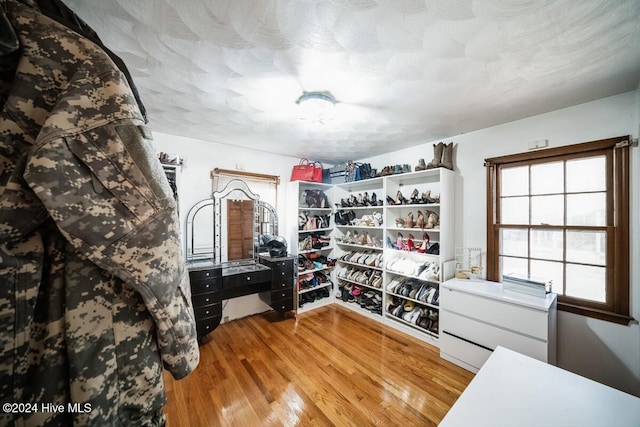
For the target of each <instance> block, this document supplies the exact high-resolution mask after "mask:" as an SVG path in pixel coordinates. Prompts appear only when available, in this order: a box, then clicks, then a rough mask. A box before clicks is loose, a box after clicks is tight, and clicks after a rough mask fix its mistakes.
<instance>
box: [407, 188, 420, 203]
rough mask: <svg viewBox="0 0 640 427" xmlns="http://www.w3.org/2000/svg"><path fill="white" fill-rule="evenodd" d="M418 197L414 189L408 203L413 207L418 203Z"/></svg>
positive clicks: (416, 190)
mask: <svg viewBox="0 0 640 427" xmlns="http://www.w3.org/2000/svg"><path fill="white" fill-rule="evenodd" d="M418 195H419V193H418V189H417V188H416V189H414V190H413V192H412V193H411V197H409V199H411V202H410V203H411V204H412V205H415V204H418V203H420V199H419V198H418Z"/></svg>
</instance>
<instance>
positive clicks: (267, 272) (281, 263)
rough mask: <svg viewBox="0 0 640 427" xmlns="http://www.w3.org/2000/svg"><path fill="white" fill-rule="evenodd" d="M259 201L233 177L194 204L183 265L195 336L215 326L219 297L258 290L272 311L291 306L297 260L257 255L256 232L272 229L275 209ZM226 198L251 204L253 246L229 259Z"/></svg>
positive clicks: (245, 293) (256, 292)
mask: <svg viewBox="0 0 640 427" xmlns="http://www.w3.org/2000/svg"><path fill="white" fill-rule="evenodd" d="M258 199H259V196H258V195H257V194H254V193H253V192H251V190H249V188H248V186H247V184H246V183H245V182H244V181H240V180H232V181H231V182H229V183H228V184H227V186H226V187H225V188H224V189H223V190H222V191H219V192H214V193H213V194H212V197H211V198H210V199H205V200H202V201H200V202H198V203H197V204H196V205H194V207H193V208H191V210H190V211H189V213H188V215H187V238H186V241H187V245H186V255H187V269H188V271H189V280H190V282H191V301H192V303H193V309H194V314H195V318H196V329H197V334H198V338H199V339H201V338H202V337H204V336H205V335H207V334H209V333H210V332H212V331H213V330H214V329H215V328H216V327H217V326H218V325H219V324H220V322H221V320H222V301H223V300H228V299H232V298H237V297H241V296H245V295H251V294H259V297H260V299H261V300H262V301H264V302H265V303H266V304H268V305H269V306H270V307H271V308H272V309H273V310H275V311H278V312H280V313H284V312H287V311H291V310H293V309H294V283H295V281H296V280H295V279H296V267H297V258H296V257H277V258H275V257H270V256H268V255H266V256H264V255H258V254H257V248H258V246H259V245H258V244H257V243H256V242H258V241H260V236H261V235H263V234H266V233H274V232H277V215H276V213H275V210H274V209H273V208H270V207H269V206H265V204H264V203H260V202H259V200H258ZM227 200H233V201H237V200H248V201H252V202H253V210H254V213H253V218H254V220H255V221H254V224H250V228H251V229H252V230H253V233H254V234H253V236H251V237H252V238H253V241H254V243H255V246H254V250H253V251H251V253H250V254H248V256H249V257H248V258H246V259H237V260H229V259H228V258H229V255H228V254H227V252H226V250H225V243H227V242H228V240H226V239H225V237H226V235H227V233H226V229H227V225H226V224H227V221H226V218H225V213H226V212H225V207H226V205H225V202H226V201H227ZM265 218H268V219H269V220H266V221H265ZM265 224H266V225H265ZM247 228H249V227H247ZM227 244H228V243H227Z"/></svg>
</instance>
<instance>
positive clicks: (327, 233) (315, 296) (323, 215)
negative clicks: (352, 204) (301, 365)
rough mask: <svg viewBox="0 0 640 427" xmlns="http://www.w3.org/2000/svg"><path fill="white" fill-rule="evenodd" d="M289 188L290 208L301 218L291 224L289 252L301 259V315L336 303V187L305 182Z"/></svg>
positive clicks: (293, 184) (299, 293) (298, 274)
mask: <svg viewBox="0 0 640 427" xmlns="http://www.w3.org/2000/svg"><path fill="white" fill-rule="evenodd" d="M288 185H289V186H288V192H287V195H288V197H287V205H288V206H289V205H292V207H295V214H296V216H297V217H296V218H295V221H290V222H291V226H290V227H289V225H288V227H289V228H288V233H287V235H286V236H287V240H288V242H289V247H290V249H289V252H290V253H292V254H296V255H298V272H297V277H298V280H297V286H296V293H297V298H296V301H297V304H298V305H297V307H296V309H297V311H298V312H299V313H300V312H304V311H307V310H312V309H314V308H318V307H320V306H323V305H326V304H330V303H331V302H332V301H333V295H334V289H333V288H334V282H333V280H332V279H331V270H332V269H333V267H334V265H335V260H334V257H333V251H334V236H333V231H334V222H333V208H332V204H331V203H332V200H333V186H332V185H329V184H322V183H313V182H303V181H294V182H291V183H289V184H288ZM292 210H293V209H292ZM288 224H289V222H288ZM294 224H295V226H294Z"/></svg>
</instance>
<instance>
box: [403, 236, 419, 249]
mask: <svg viewBox="0 0 640 427" xmlns="http://www.w3.org/2000/svg"><path fill="white" fill-rule="evenodd" d="M415 248H416V245H415V244H414V243H413V234H409V237H408V238H407V243H405V245H404V247H403V248H402V249H404V250H405V251H409V252H411V251H412V250H414V249H415Z"/></svg>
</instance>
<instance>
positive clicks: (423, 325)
mask: <svg viewBox="0 0 640 427" xmlns="http://www.w3.org/2000/svg"><path fill="white" fill-rule="evenodd" d="M385 316H386V318H388V319H391V321H392V322H397V323H399V324H401V325H403V326H405V327H409V328H411V329H415V330H417V331H418V332H419V333H423V334H428V335H430V336H433V337H438V334H439V317H440V312H439V310H435V309H432V308H430V307H428V306H426V305H424V304H420V303H418V302H415V301H413V300H411V299H407V298H401V297H398V296H396V295H390V294H388V293H387V295H386V302H385Z"/></svg>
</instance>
